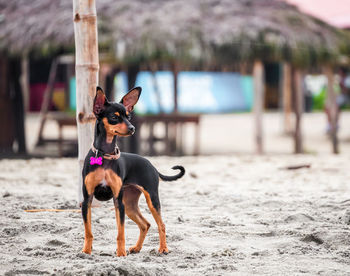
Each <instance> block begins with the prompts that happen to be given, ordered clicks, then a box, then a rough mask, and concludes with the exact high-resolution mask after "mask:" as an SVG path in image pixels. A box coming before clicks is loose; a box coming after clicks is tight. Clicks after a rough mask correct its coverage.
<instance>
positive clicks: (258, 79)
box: [253, 60, 265, 154]
mask: <svg viewBox="0 0 350 276" xmlns="http://www.w3.org/2000/svg"><path fill="white" fill-rule="evenodd" d="M253 78H254V107H253V111H254V117H255V142H256V152H257V153H258V154H262V153H263V152H264V149H263V126H262V116H263V111H264V98H265V74H264V64H263V63H262V62H261V61H260V60H257V61H255V62H254V67H253Z"/></svg>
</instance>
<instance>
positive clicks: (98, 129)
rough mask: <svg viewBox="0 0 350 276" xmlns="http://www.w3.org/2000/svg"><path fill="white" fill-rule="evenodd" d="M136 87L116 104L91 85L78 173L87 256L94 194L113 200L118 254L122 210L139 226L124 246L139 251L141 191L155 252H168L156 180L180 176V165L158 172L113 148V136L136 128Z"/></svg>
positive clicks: (144, 228)
mask: <svg viewBox="0 0 350 276" xmlns="http://www.w3.org/2000/svg"><path fill="white" fill-rule="evenodd" d="M141 90H142V89H141V87H135V88H133V89H131V90H130V91H129V92H128V93H127V94H126V95H125V96H124V97H123V98H122V99H121V101H120V102H119V103H114V102H109V101H108V99H107V98H106V96H105V93H104V92H103V90H102V89H101V88H100V87H97V88H96V96H95V99H94V103H93V113H94V115H95V117H96V123H95V134H94V142H93V145H92V148H91V149H90V150H89V152H88V154H87V155H86V158H85V162H84V167H83V171H82V174H83V196H84V200H83V202H82V205H81V211H82V216H83V220H84V227H85V241H84V247H83V250H82V252H84V253H87V254H91V250H92V241H93V235H92V232H91V203H92V200H93V198H94V197H95V198H96V199H98V200H100V201H107V200H110V199H112V198H113V202H114V208H115V214H116V221H117V227H118V235H117V251H116V253H117V256H118V257H120V256H126V250H125V234H124V220H125V213H126V215H127V216H128V217H129V218H130V219H131V220H133V221H134V222H135V223H136V224H137V225H138V227H139V229H140V234H139V238H138V240H137V242H136V244H135V246H132V247H130V248H129V252H130V253H138V252H140V250H141V248H142V245H143V242H144V240H145V237H146V234H147V232H148V229H149V228H150V223H149V222H148V221H147V220H146V219H145V218H144V217H143V216H142V214H141V212H140V209H139V206H138V201H139V198H140V195H141V193H143V194H144V196H145V198H146V202H147V205H148V208H149V209H150V211H151V213H152V215H153V217H154V219H155V221H156V223H157V226H158V232H159V249H158V251H159V253H161V254H167V253H168V252H169V250H168V247H167V243H166V234H165V225H164V223H163V220H162V217H161V208H160V202H159V196H158V186H159V179H161V180H163V181H174V180H177V179H179V178H181V177H182V176H183V175H184V174H185V169H184V167H182V166H174V167H173V168H172V169H174V170H175V169H176V170H180V172H179V173H178V174H177V175H174V176H166V175H163V174H161V173H159V172H158V171H157V169H156V168H155V167H154V166H153V165H152V164H151V163H150V161H148V160H147V159H146V158H143V157H141V156H140V155H137V154H131V153H124V152H122V153H121V152H120V151H119V148H118V146H117V136H121V137H126V136H130V135H133V134H134V132H135V127H134V126H133V125H132V124H131V123H130V119H131V112H132V111H133V109H134V106H135V104H136V103H137V102H138V100H139V98H140V95H141Z"/></svg>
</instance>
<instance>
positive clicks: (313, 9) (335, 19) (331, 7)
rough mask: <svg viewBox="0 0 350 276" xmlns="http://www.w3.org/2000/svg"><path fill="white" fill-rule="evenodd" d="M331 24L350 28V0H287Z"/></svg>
mask: <svg viewBox="0 0 350 276" xmlns="http://www.w3.org/2000/svg"><path fill="white" fill-rule="evenodd" d="M286 1H287V2H289V3H291V4H295V5H297V6H298V7H299V9H300V10H302V11H303V12H306V13H308V14H311V15H313V16H315V17H318V18H320V19H322V20H324V21H326V22H328V23H329V24H331V25H334V26H336V27H340V28H350V0H286Z"/></svg>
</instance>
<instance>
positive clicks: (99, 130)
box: [93, 120, 117, 153]
mask: <svg viewBox="0 0 350 276" xmlns="http://www.w3.org/2000/svg"><path fill="white" fill-rule="evenodd" d="M93 145H94V147H95V148H96V149H97V150H98V151H101V152H105V153H114V149H115V148H116V146H117V136H113V135H109V134H107V132H106V129H105V127H104V125H103V122H102V121H101V120H96V124H95V137H94V143H93Z"/></svg>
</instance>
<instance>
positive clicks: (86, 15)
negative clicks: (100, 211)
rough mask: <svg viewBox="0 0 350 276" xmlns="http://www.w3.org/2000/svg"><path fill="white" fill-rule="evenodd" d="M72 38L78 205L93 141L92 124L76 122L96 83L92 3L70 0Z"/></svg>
mask: <svg viewBox="0 0 350 276" xmlns="http://www.w3.org/2000/svg"><path fill="white" fill-rule="evenodd" d="M73 16H74V35H75V75H76V99H77V107H76V115H77V126H78V150H79V152H78V162H79V177H78V185H79V186H78V191H79V194H78V195H79V202H81V201H82V199H83V198H82V169H83V165H84V159H85V156H86V154H87V153H88V151H89V149H90V148H91V145H92V142H93V129H94V125H93V124H91V123H83V120H81V121H80V120H79V118H82V117H84V116H88V115H89V114H90V113H92V104H93V99H94V97H95V93H96V86H97V83H98V70H99V61H98V45H97V18H96V6H95V1H94V0H89V1H79V0H73Z"/></svg>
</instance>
